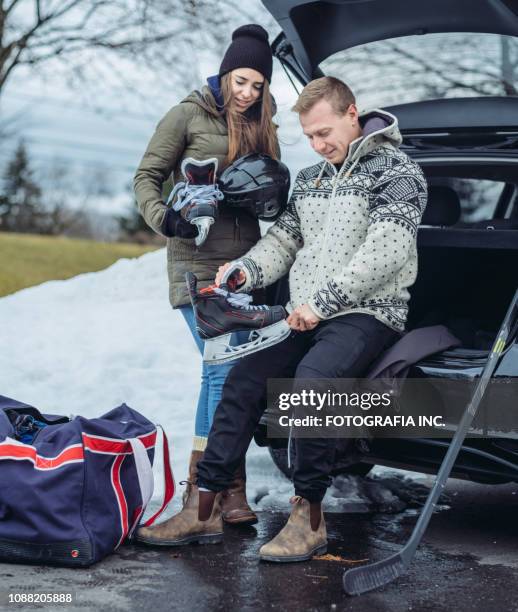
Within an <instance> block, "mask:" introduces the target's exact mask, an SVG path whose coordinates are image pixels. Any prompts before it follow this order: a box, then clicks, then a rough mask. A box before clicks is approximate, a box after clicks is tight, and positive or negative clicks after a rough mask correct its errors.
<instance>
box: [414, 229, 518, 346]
mask: <svg viewBox="0 0 518 612" xmlns="http://www.w3.org/2000/svg"><path fill="white" fill-rule="evenodd" d="M418 254H419V272H418V276H417V281H416V283H415V284H414V285H413V287H411V288H410V294H411V300H410V304H409V320H408V329H415V328H416V327H424V326H427V325H436V324H443V325H446V326H447V327H448V328H449V329H450V330H451V331H452V332H453V333H454V334H455V335H456V336H457V337H458V338H459V339H460V340H461V341H462V347H463V348H464V349H478V350H484V351H485V350H489V349H490V348H491V345H492V342H493V340H494V339H495V336H496V333H497V331H498V329H499V326H500V324H501V322H502V319H503V317H504V315H505V313H506V310H507V307H508V305H509V303H510V301H511V299H512V297H513V295H514V292H515V290H516V288H517V287H518V231H517V230H480V229H457V228H424V227H421V228H420V229H419V236H418Z"/></svg>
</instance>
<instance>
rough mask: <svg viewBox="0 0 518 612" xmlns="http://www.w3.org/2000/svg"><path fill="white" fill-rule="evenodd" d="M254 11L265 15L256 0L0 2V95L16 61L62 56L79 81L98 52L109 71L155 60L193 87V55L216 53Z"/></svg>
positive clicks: (34, 62)
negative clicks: (123, 60) (126, 61)
mask: <svg viewBox="0 0 518 612" xmlns="http://www.w3.org/2000/svg"><path fill="white" fill-rule="evenodd" d="M258 10H259V11H261V13H262V14H263V15H268V14H267V13H266V11H265V10H264V9H262V8H260V5H259V2H258V0H254V2H251V3H244V2H240V1H239V0H226V1H225V2H218V1H217V0H187V1H186V0H0V94H1V92H2V89H3V87H4V86H5V84H6V82H7V81H8V79H9V78H10V77H11V76H12V74H13V73H14V72H15V71H16V70H17V69H18V68H19V67H21V66H29V67H34V68H36V67H37V68H38V69H40V67H44V66H45V65H47V66H48V65H51V64H52V65H54V66H55V65H56V62H57V61H59V62H62V63H63V64H65V66H66V68H67V70H70V69H73V71H74V78H76V79H77V78H79V79H82V78H83V77H84V76H85V74H86V73H87V72H88V71H90V74H91V70H92V68H93V66H97V67H98V69H99V70H101V68H100V67H99V66H100V64H99V62H96V60H98V59H99V57H102V70H112V71H116V70H120V58H121V57H122V58H127V59H129V60H131V61H138V62H143V63H147V64H148V65H149V66H151V67H155V68H156V67H157V62H159V64H160V66H167V67H168V68H169V71H170V76H171V79H172V80H173V81H176V79H182V81H183V82H186V83H188V84H189V85H190V84H191V81H192V79H193V76H194V77H196V76H197V75H196V73H194V74H193V71H194V70H196V68H195V65H196V63H197V62H196V61H193V60H194V59H195V58H193V53H196V52H197V51H203V52H204V53H207V52H208V53H210V52H211V51H214V52H220V51H221V49H222V47H223V45H224V44H226V43H227V42H228V35H229V32H230V30H231V28H232V27H233V26H235V25H236V24H238V23H244V22H246V21H249V20H251V19H252V18H253V16H257V13H258ZM100 54H101V55H100ZM115 58H118V59H119V62H115V61H112V60H114V59H115ZM119 76H120V78H121V79H123V80H124V79H125V78H126V77H127V76H128V75H127V74H124V71H122V73H121V74H120V75H119Z"/></svg>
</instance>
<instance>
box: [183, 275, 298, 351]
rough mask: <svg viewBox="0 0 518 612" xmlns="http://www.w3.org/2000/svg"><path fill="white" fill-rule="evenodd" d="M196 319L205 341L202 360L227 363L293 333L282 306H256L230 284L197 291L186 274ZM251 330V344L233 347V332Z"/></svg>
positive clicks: (248, 297)
mask: <svg viewBox="0 0 518 612" xmlns="http://www.w3.org/2000/svg"><path fill="white" fill-rule="evenodd" d="M185 278H186V281H187V287H188V289H189V295H190V297H191V302H192V305H193V308H194V313H195V317H196V329H197V331H198V334H199V335H200V338H202V339H203V340H205V351H204V353H203V360H204V361H207V362H210V363H225V362H227V361H231V360H232V359H237V358H238V357H243V356H244V355H250V354H251V353H255V352H256V351H260V350H262V349H264V348H267V347H269V346H273V345H274V344H277V343H278V342H281V341H282V340H284V339H285V338H287V336H288V335H289V334H290V332H291V329H290V327H289V326H288V324H287V323H286V320H285V319H286V317H287V314H286V311H285V310H284V308H283V307H282V306H265V305H263V306H254V305H252V304H251V301H252V297H251V296H250V295H247V294H240V293H233V292H232V291H231V288H230V287H229V285H228V284H227V283H224V284H221V285H220V286H219V287H217V286H215V285H212V286H210V287H206V288H205V289H201V290H200V291H198V290H197V278H196V276H195V275H194V274H192V273H191V272H187V274H186V275H185ZM236 331H250V336H249V338H248V341H247V342H245V343H244V344H240V345H238V346H231V345H230V339H231V335H232V332H236Z"/></svg>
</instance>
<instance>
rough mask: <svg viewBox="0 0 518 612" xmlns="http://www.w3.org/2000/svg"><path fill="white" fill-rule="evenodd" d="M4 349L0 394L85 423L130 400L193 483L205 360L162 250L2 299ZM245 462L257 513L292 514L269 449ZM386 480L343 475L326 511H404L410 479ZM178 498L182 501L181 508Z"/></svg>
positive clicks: (254, 450)
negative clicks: (171, 289)
mask: <svg viewBox="0 0 518 612" xmlns="http://www.w3.org/2000/svg"><path fill="white" fill-rule="evenodd" d="M0 342H1V346H2V351H0V394H1V395H5V396H8V397H12V398H14V399H17V400H19V401H22V402H26V403H29V404H32V405H34V406H36V407H38V408H39V409H40V410H41V411H42V412H49V413H55V414H67V415H70V414H73V415H77V414H81V415H83V416H86V417H95V416H100V415H101V414H103V413H104V412H107V411H108V410H110V409H111V408H113V407H115V406H117V405H119V404H121V403H122V402H125V403H127V404H128V405H129V406H131V407H132V408H134V409H136V410H138V411H140V412H142V413H143V414H144V415H145V416H147V417H148V418H149V419H151V420H152V421H154V422H156V423H160V424H162V425H163V426H164V428H165V429H166V431H167V432H168V434H169V439H170V443H171V444H172V461H173V470H174V474H175V479H176V481H177V482H178V481H180V480H182V479H183V478H185V476H186V467H187V462H188V457H189V453H190V449H191V440H192V434H193V423H194V409H195V406H196V401H197V393H198V380H199V371H200V363H201V357H200V356H199V354H198V351H197V349H196V346H195V344H194V341H193V340H192V338H191V336H190V333H189V331H188V329H187V326H186V324H185V322H184V320H183V317H182V316H181V314H179V313H178V312H176V311H174V310H172V309H171V307H170V306H169V302H168V289H167V273H166V256H165V252H164V250H163V249H162V250H159V251H155V252H152V253H148V254H146V255H143V256H142V257H140V258H138V259H132V260H128V259H122V260H119V261H118V262H116V263H115V264H114V265H112V266H111V267H110V268H107V269H106V270H103V271H101V272H96V273H90V274H82V275H80V276H76V277H75V278H72V279H70V280H67V281H51V282H47V283H43V284H42V285H39V286H37V287H31V288H29V289H24V290H22V291H19V292H18V293H16V294H13V295H10V296H7V297H4V298H2V299H0ZM247 461H248V495H249V499H250V500H251V502H252V503H253V505H254V507H256V508H260V509H279V508H283V509H287V508H288V507H289V503H288V500H289V497H290V496H291V495H292V494H293V489H292V486H291V483H290V482H288V481H287V480H286V479H285V478H284V477H283V476H282V475H281V474H280V473H279V472H278V471H277V469H276V468H275V466H274V465H273V463H272V461H271V459H270V456H269V454H268V452H267V450H266V449H264V448H259V447H257V446H256V445H255V444H254V443H252V446H251V448H250V450H249V453H248V459H247ZM160 470H161V466H160V467H159V469H158V470H157V472H158V473H157V485H156V487H155V494H156V495H158V494H159V493H160V491H161V474H160ZM378 474H379V476H378V478H377V479H376V480H375V481H373V482H371V481H370V480H368V481H366V482H368V486H365V485H364V482H363V481H362V479H357V478H350V479H348V478H343V477H341V479H340V480H338V482H336V486H334V487H333V488H331V489H330V491H329V492H328V495H327V497H326V504H325V505H326V509H328V510H331V511H333V510H334V511H347V510H349V511H372V510H375V509H380V510H392V511H394V510H399V509H401V508H402V507H404V506H405V505H406V503H405V502H404V501H403V502H401V496H398V495H397V489H398V487H399V488H401V487H400V486H399V485H398V486H396V487H395V488H394V482H399V483H400V485H401V486H402V487H403V489H405V488H407V485H409V481H407V480H406V479H404V478H403V477H402V476H399V478H396V480H394V476H393V474H392V475H391V476H390V478H387V477H386V476H388V474H386V472H384V471H379V470H378ZM394 491H396V494H395V493H394ZM403 497H405V495H403ZM256 499H257V500H258V503H257V504H256V503H255V502H254V500H256ZM179 500H180V496H179V495H178V496H176V497H175V500H174V502H173V506H172V508H173V509H175V508H177V507H178V505H179V504H180V501H179ZM402 503H403V506H401V504H402Z"/></svg>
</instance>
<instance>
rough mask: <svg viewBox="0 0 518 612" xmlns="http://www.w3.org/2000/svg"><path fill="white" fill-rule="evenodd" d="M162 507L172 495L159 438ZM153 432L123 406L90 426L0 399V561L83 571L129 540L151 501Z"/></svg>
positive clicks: (165, 451)
mask: <svg viewBox="0 0 518 612" xmlns="http://www.w3.org/2000/svg"><path fill="white" fill-rule="evenodd" d="M163 436H164V438H163V454H164V476H165V486H164V499H163V502H162V504H161V505H160V508H159V509H158V511H157V512H156V513H155V514H154V515H153V516H152V517H151V518H149V519H148V520H147V521H146V523H145V524H146V525H151V524H152V523H153V522H154V521H155V520H156V519H157V518H158V516H159V515H160V514H161V513H162V512H163V510H165V508H166V507H167V504H168V503H169V501H170V500H171V498H172V497H173V494H174V479H173V475H172V472H171V466H170V462H169V449H168V444H167V439H166V437H165V433H163ZM156 442H157V428H156V427H155V425H154V424H153V423H151V421H149V420H148V419H147V418H146V417H144V416H143V415H142V414H140V413H138V412H137V411H135V410H132V409H131V408H129V407H128V406H126V404H122V405H121V406H118V407H117V408H114V409H113V410H111V411H110V412H108V413H107V414H104V415H103V416H101V417H99V418H95V419H86V418H83V417H80V416H77V417H75V418H73V419H70V418H68V417H58V416H51V415H43V414H41V413H40V412H39V411H38V410H37V409H36V408H34V407H33V406H29V405H27V404H23V403H21V402H17V401H15V400H12V399H9V398H7V397H3V396H0V560H2V561H9V562H21V563H44V564H53V565H65V566H86V565H91V564H92V563H95V562H96V561H99V560H100V559H102V558H103V557H105V556H106V555H108V554H109V553H111V552H113V551H114V550H115V549H117V548H118V547H119V546H120V545H121V544H122V542H124V541H125V540H126V538H129V537H131V535H132V533H133V531H134V530H135V529H136V527H137V526H138V524H139V522H140V520H141V518H142V515H143V514H144V511H145V509H146V506H147V504H148V502H149V500H150V499H151V496H152V494H153V471H152V464H153V459H154V451H155V445H156Z"/></svg>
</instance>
